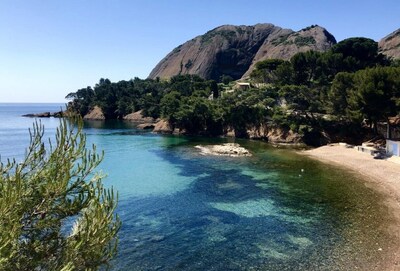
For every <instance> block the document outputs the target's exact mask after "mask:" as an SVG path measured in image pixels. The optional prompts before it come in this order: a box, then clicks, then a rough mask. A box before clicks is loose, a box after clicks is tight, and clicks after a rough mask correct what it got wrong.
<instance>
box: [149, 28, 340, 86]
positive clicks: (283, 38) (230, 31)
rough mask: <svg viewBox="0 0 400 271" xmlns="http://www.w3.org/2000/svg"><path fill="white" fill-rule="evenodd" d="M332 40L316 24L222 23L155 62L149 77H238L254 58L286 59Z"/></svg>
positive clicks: (324, 46)
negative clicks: (289, 26)
mask: <svg viewBox="0 0 400 271" xmlns="http://www.w3.org/2000/svg"><path fill="white" fill-rule="evenodd" d="M335 43H336V40H335V38H334V37H333V36H332V35H331V34H330V33H329V32H328V31H326V30H325V29H324V28H322V27H319V26H310V27H307V28H305V29H302V30H300V31H297V32H295V31H293V30H290V29H283V28H281V27H278V26H275V25H273V24H257V25H254V26H234V25H224V26H220V27H217V28H215V29H213V30H211V31H209V32H207V33H206V34H204V35H200V36H198V37H195V38H194V39H192V40H190V41H187V42H186V43H184V44H182V45H180V46H178V47H176V48H175V49H174V50H173V51H172V52H170V53H169V54H168V55H167V56H166V57H165V58H164V59H162V60H161V61H160V63H158V64H157V66H156V67H155V68H154V69H153V70H152V72H151V73H150V75H149V78H156V77H160V78H169V77H172V76H174V75H179V74H197V75H199V76H201V77H203V78H206V79H214V80H219V79H220V77H221V76H222V75H229V76H231V77H232V78H233V79H239V78H241V77H242V76H243V75H246V74H248V73H249V72H250V71H251V69H252V67H253V65H254V64H255V63H256V62H257V61H260V60H264V59H268V58H281V59H289V58H290V57H292V56H293V55H294V54H296V53H298V52H304V51H308V50H316V51H326V50H327V49H329V48H331V46H332V45H334V44H335Z"/></svg>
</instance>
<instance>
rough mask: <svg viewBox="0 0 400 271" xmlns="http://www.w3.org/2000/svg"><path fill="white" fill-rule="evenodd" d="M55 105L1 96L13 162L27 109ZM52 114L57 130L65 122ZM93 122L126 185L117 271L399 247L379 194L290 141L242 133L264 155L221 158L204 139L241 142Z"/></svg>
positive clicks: (111, 171) (366, 259) (1, 127)
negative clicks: (282, 143) (280, 143)
mask: <svg viewBox="0 0 400 271" xmlns="http://www.w3.org/2000/svg"><path fill="white" fill-rule="evenodd" d="M43 106H48V107H49V108H55V110H50V109H49V110H44V109H43ZM57 106H58V105H40V106H36V107H35V106H33V105H8V106H5V105H0V117H1V118H2V119H4V118H6V119H7V121H6V122H2V123H1V124H0V154H2V157H3V160H4V158H6V157H11V156H14V157H17V159H18V157H21V156H22V155H23V153H24V147H25V146H26V144H27V142H29V136H28V133H27V129H28V128H29V127H30V126H31V123H32V119H27V118H21V117H19V115H21V114H25V113H32V112H41V111H57V110H58V109H59V107H57ZM46 108H47V107H46ZM34 109H35V110H37V111H32V110H34ZM42 122H43V124H44V125H45V127H46V128H48V133H47V134H48V135H49V136H51V135H52V133H54V129H55V127H56V126H57V124H58V121H57V120H55V119H42ZM85 131H86V133H87V138H88V142H89V143H94V144H96V145H97V146H98V149H102V150H104V152H105V158H104V161H103V163H102V164H101V165H100V168H99V170H102V171H103V172H104V173H106V174H107V178H106V179H105V180H104V182H105V184H106V185H107V186H113V187H115V188H116V189H117V190H118V191H119V195H120V202H119V207H118V210H117V211H118V213H119V215H120V216H121V219H122V222H123V225H122V228H121V231H120V234H119V237H120V245H119V253H118V255H117V257H116V259H115V260H114V261H113V270H354V269H357V268H358V269H361V270H380V269H379V264H380V262H381V261H384V260H385V257H386V256H385V255H386V254H384V252H385V251H388V250H389V249H391V246H392V245H393V244H392V243H391V240H390V238H391V236H390V235H389V234H388V233H387V232H386V230H385V227H384V225H385V223H389V222H390V221H391V218H390V217H391V216H390V214H389V212H388V210H387V208H386V206H385V205H384V204H383V200H382V197H381V196H380V195H379V194H377V193H376V192H374V191H373V190H371V189H369V188H368V187H366V186H365V185H364V182H363V181H362V180H357V179H356V177H355V176H354V175H352V174H350V173H347V172H344V171H342V170H340V169H337V168H334V167H329V166H327V165H324V164H321V163H318V162H316V161H313V160H310V159H308V158H306V157H303V156H299V155H297V154H296V153H295V152H293V151H292V150H290V149H280V148H274V147H272V146H270V145H268V144H265V143H262V142H253V141H244V140H243V141H241V140H236V142H238V143H240V144H241V145H243V146H245V147H247V148H248V149H250V151H251V152H252V153H253V154H254V155H253V156H252V157H250V158H229V157H220V156H218V157H213V156H204V155H201V154H200V153H199V152H198V150H197V149H195V148H194V146H195V145H198V144H217V143H222V142H226V141H232V140H227V139H205V138H191V137H174V136H159V135H154V134H151V133H145V132H142V131H140V130H136V129H135V128H134V126H133V125H132V124H126V123H122V122H107V123H104V122H87V123H86V126H85ZM382 251H383V252H382Z"/></svg>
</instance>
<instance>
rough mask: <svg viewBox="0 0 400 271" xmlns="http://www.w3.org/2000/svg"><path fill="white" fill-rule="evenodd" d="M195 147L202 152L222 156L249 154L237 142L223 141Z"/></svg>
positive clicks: (249, 154)
mask: <svg viewBox="0 0 400 271" xmlns="http://www.w3.org/2000/svg"><path fill="white" fill-rule="evenodd" d="M195 148H197V149H199V150H200V151H201V153H202V154H211V155H222V156H232V157H239V156H251V153H250V152H249V151H248V150H247V149H245V148H243V147H241V146H240V145H239V144H237V143H225V144H222V145H206V146H201V145H197V146H195Z"/></svg>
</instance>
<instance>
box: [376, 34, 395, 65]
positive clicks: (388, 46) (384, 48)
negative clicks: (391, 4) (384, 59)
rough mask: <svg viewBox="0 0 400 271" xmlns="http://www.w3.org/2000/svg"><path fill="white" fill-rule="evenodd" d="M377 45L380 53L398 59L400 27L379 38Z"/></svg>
mask: <svg viewBox="0 0 400 271" xmlns="http://www.w3.org/2000/svg"><path fill="white" fill-rule="evenodd" d="M378 46H379V51H380V52H381V53H382V54H384V55H386V56H388V57H390V58H393V59H400V29H397V30H396V31H394V32H393V33H391V34H389V35H387V36H386V37H384V38H383V39H381V40H380V41H379V43H378Z"/></svg>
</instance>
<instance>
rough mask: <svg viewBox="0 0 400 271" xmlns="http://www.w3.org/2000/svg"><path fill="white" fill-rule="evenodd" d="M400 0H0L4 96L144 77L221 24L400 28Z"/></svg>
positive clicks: (371, 30) (362, 30) (32, 98)
mask: <svg viewBox="0 0 400 271" xmlns="http://www.w3.org/2000/svg"><path fill="white" fill-rule="evenodd" d="M399 14H400V2H399V1H398V0H381V1H376V0H375V1H370V0H365V1H351V0H347V1H342V0H336V1H322V0H320V1H300V0H298V1H292V0H286V1H276V0H275V1H268V0H264V1H262V0H253V1H250V0H247V1H243V0H230V1H228V0H213V1H211V0H201V1H200V0H198V1H190V0H186V1H184V0H168V1H167V0H158V1H150V0H130V1H128V0H114V1H112V0H68V1H62V0H53V1H49V0H25V1H22V0H0V80H1V83H0V102H66V100H65V99H64V97H65V96H66V95H67V94H68V93H69V92H73V91H76V90H77V89H79V88H82V87H86V86H93V85H94V84H96V83H97V82H98V80H99V79H100V78H101V77H104V78H109V79H110V80H111V81H119V80H128V79H130V78H133V77H139V78H146V77H147V76H148V74H149V73H150V71H151V69H152V68H153V67H154V66H155V65H156V64H157V63H158V61H160V60H161V59H162V58H163V57H164V56H165V55H166V54H167V53H168V52H169V51H171V50H172V49H173V48H174V47H176V46H178V45H179V44H181V43H183V42H185V41H187V40H190V39H192V38H193V37H195V36H197V35H201V34H203V33H205V32H207V31H208V30H210V29H212V28H215V27H217V26H219V25H223V24H236V25H253V24H256V23H273V24H275V25H277V26H281V27H283V28H291V29H293V30H299V29H302V28H304V27H306V26H309V25H312V24H318V25H320V26H323V27H325V28H326V29H327V30H328V31H329V32H330V33H332V34H333V35H334V36H335V37H336V39H337V40H338V41H340V40H343V39H345V38H349V37H355V36H363V37H368V38H372V39H374V40H376V41H378V40H379V39H381V38H383V37H384V36H386V35H388V34H389V33H391V32H393V31H394V30H396V29H398V28H400V15H399Z"/></svg>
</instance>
